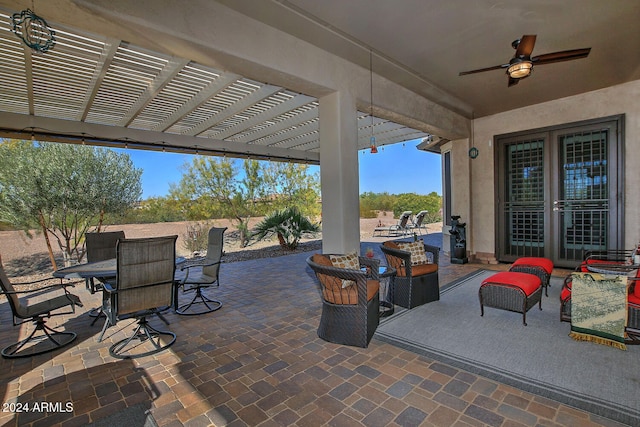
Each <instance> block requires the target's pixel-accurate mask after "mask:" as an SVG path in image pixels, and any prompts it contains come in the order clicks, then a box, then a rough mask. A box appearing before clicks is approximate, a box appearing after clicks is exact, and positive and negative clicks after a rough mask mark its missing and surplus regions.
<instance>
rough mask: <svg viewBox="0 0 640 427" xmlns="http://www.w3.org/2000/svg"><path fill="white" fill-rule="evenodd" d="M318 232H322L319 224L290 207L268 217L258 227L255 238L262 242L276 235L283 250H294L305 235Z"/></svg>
mask: <svg viewBox="0 0 640 427" xmlns="http://www.w3.org/2000/svg"><path fill="white" fill-rule="evenodd" d="M318 231H320V226H319V225H318V224H314V223H312V222H311V221H310V220H309V218H307V217H306V216H304V215H302V213H301V212H300V210H299V209H298V208H296V207H289V208H285V209H282V210H279V211H276V212H273V213H272V214H270V215H268V216H266V217H265V218H264V219H263V220H262V221H261V222H260V223H259V224H258V225H256V228H255V231H254V234H253V237H255V238H256V239H257V240H262V239H264V238H265V237H267V236H270V235H272V234H276V236H277V237H278V242H279V243H280V246H281V247H282V248H283V249H285V250H293V249H295V248H297V247H298V243H299V242H300V239H301V238H302V235H303V234H305V233H315V232H318Z"/></svg>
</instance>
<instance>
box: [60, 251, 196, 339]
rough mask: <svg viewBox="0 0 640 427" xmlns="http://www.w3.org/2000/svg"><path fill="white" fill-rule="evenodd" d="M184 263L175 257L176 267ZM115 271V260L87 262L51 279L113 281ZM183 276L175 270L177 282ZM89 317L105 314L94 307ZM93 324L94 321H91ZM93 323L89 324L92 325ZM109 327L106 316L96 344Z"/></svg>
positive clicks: (182, 259) (62, 270) (66, 268)
mask: <svg viewBox="0 0 640 427" xmlns="http://www.w3.org/2000/svg"><path fill="white" fill-rule="evenodd" d="M184 261H185V258H184V257H177V258H176V265H178V264H181V263H183V262H184ZM117 271H118V265H117V259H116V258H109V259H106V260H102V261H95V262H87V263H85V264H77V265H72V266H70V267H65V268H61V269H59V270H56V271H54V272H53V277H56V278H59V279H78V278H80V279H85V280H89V279H94V278H95V279H102V280H108V279H115V277H116V276H117ZM183 274H184V273H182V272H180V271H178V270H176V276H175V279H176V280H179V279H180V278H181V276H182V275H183ZM93 292H95V290H92V293H93ZM103 303H104V301H103ZM90 315H91V316H92V317H96V319H97V318H98V317H100V315H105V314H104V311H103V308H102V307H96V308H94V309H93V310H91V312H90ZM93 323H95V320H94V321H93ZM93 323H91V324H92V325H93ZM109 326H111V321H110V320H109V317H108V316H106V321H105V324H104V327H103V328H102V332H101V333H100V336H99V337H98V342H100V341H102V337H103V336H104V333H105V331H106V330H107V328H108V327H109Z"/></svg>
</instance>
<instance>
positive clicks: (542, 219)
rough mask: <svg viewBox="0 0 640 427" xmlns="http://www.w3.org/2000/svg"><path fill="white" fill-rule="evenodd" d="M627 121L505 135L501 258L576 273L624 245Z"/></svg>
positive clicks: (499, 170)
mask: <svg viewBox="0 0 640 427" xmlns="http://www.w3.org/2000/svg"><path fill="white" fill-rule="evenodd" d="M621 120H622V118H621V117H620V118H617V119H615V118H614V119H611V118H610V119H608V120H606V121H602V122H591V123H586V124H580V125H575V126H567V127H562V128H555V129H548V130H545V131H540V132H535V131H534V132H531V133H527V134H518V135H513V136H505V137H499V138H498V139H497V147H498V157H497V161H498V165H499V167H498V168H497V179H496V182H497V185H498V188H497V194H498V199H497V212H499V216H498V219H497V227H496V233H497V236H496V244H497V252H496V253H497V254H498V259H499V260H500V261H504V262H512V261H514V260H515V259H517V258H519V257H523V256H540V257H546V258H550V259H552V260H553V262H554V265H556V266H559V267H573V266H575V265H576V264H577V263H578V262H580V261H581V260H582V259H583V257H584V254H585V252H586V251H588V250H599V249H611V248H619V247H620V245H621V244H622V236H623V220H622V214H623V210H622V206H623V203H622V200H621V199H622V195H623V191H622V179H621V176H622V169H623V162H622V150H621V149H620V146H621V137H620V132H619V129H620V126H621Z"/></svg>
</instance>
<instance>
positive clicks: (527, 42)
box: [458, 35, 591, 87]
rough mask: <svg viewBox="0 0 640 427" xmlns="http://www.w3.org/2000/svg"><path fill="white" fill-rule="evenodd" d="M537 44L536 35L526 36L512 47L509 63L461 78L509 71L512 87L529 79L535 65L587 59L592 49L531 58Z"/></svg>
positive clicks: (468, 72) (480, 70)
mask: <svg viewBox="0 0 640 427" xmlns="http://www.w3.org/2000/svg"><path fill="white" fill-rule="evenodd" d="M535 44H536V36H535V35H525V36H522V38H521V39H518V40H514V41H513V43H511V46H513V48H514V49H515V50H516V54H515V55H514V56H513V58H511V60H510V61H509V63H507V64H502V65H496V66H493V67H487V68H480V69H478V70H471V71H463V72H461V73H460V74H458V75H459V76H464V75H467V74H474V73H481V72H483V71H491V70H499V69H501V68H506V69H507V75H508V76H509V85H508V87H511V86H513V85H515V84H517V83H518V82H519V81H520V80H521V79H524V78H526V77H529V76H530V75H531V71H532V70H533V66H534V65H544V64H551V63H554V62H562V61H570V60H573V59H580V58H586V57H587V56H588V55H589V52H591V48H590V47H589V48H586V49H573V50H563V51H562V52H553V53H546V54H544V55H538V56H533V57H532V56H531V52H532V51H533V46H534V45H535Z"/></svg>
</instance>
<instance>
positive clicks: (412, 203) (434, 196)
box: [393, 191, 442, 223]
mask: <svg viewBox="0 0 640 427" xmlns="http://www.w3.org/2000/svg"><path fill="white" fill-rule="evenodd" d="M441 208H442V197H441V196H439V195H438V193H436V192H435V191H433V192H431V193H429V194H428V195H426V196H424V195H419V194H415V193H402V194H398V195H397V196H396V200H395V202H394V205H393V214H394V216H396V217H398V216H400V214H401V213H402V212H404V211H412V212H413V213H414V214H417V213H418V212H420V211H422V210H426V211H429V213H428V214H427V216H426V217H425V220H424V222H425V223H430V222H438V221H442V217H441V215H440V209H441Z"/></svg>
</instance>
